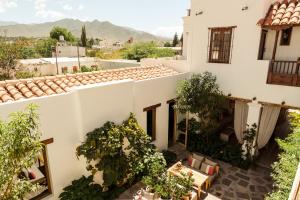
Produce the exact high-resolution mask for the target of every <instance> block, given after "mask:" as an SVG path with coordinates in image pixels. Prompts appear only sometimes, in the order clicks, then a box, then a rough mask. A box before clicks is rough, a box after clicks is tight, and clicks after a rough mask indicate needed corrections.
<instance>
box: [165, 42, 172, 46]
mask: <svg viewBox="0 0 300 200" xmlns="http://www.w3.org/2000/svg"><path fill="white" fill-rule="evenodd" d="M164 47H172V44H171V42H169V41H168V42H166V43H165V44H164Z"/></svg>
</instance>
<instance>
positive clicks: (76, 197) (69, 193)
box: [59, 176, 128, 200]
mask: <svg viewBox="0 0 300 200" xmlns="http://www.w3.org/2000/svg"><path fill="white" fill-rule="evenodd" d="M127 188H128V187H120V188H112V189H111V190H109V191H107V192H103V188H102V187H101V186H100V185H98V184H94V183H93V176H89V177H85V176H82V177H81V178H80V179H78V180H74V181H72V184H71V185H69V186H67V187H65V188H64V189H63V192H62V193H61V194H60V195H59V198H60V199H61V200H107V199H116V198H117V197H118V196H119V195H120V194H121V193H123V192H124V191H125V190H126V189H127Z"/></svg>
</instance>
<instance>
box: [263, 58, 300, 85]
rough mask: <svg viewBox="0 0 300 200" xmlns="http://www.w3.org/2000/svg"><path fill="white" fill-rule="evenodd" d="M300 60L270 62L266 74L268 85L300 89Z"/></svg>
mask: <svg viewBox="0 0 300 200" xmlns="http://www.w3.org/2000/svg"><path fill="white" fill-rule="evenodd" d="M299 67H300V60H298V61H271V63H270V67H269V74H268V80H267V83H268V84H276V85H287V86H297V87H300V70H299Z"/></svg>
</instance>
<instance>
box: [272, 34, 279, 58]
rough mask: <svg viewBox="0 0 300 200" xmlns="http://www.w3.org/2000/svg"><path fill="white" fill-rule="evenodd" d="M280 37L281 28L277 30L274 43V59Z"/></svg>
mask: <svg viewBox="0 0 300 200" xmlns="http://www.w3.org/2000/svg"><path fill="white" fill-rule="evenodd" d="M278 38H279V30H276V36H275V43H274V48H273V54H272V61H274V60H275V57H276V51H277V45H278Z"/></svg>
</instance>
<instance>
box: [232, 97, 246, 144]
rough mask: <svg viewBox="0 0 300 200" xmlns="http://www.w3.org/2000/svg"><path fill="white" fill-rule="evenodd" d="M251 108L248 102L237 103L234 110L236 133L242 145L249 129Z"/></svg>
mask: <svg viewBox="0 0 300 200" xmlns="http://www.w3.org/2000/svg"><path fill="white" fill-rule="evenodd" d="M248 111H249V107H248V104H247V103H246V102H243V101H238V100H237V101H235V109H234V132H235V135H236V138H237V139H238V141H239V143H240V144H243V142H244V141H243V138H244V131H245V130H246V128H247V118H248Z"/></svg>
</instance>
